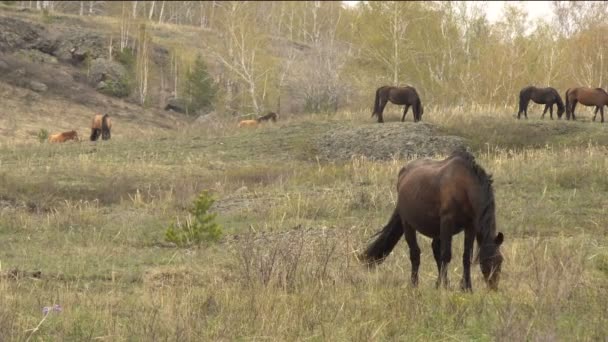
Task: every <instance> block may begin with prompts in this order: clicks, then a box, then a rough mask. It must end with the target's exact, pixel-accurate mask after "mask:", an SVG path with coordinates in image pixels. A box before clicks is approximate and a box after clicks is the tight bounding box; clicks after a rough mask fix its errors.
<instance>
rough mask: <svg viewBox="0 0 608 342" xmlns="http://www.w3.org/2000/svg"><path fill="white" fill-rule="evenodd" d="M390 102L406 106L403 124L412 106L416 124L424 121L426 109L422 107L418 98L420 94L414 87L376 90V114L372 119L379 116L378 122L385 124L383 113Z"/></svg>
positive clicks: (389, 87)
mask: <svg viewBox="0 0 608 342" xmlns="http://www.w3.org/2000/svg"><path fill="white" fill-rule="evenodd" d="M388 101H391V102H392V103H394V104H396V105H405V109H404V110H403V117H402V118H401V121H402V122H403V121H405V115H406V114H407V111H408V110H409V109H410V106H412V111H413V112H414V122H416V121H420V120H422V114H424V108H423V107H422V102H420V96H418V92H417V91H416V89H415V88H414V87H410V86H407V87H391V86H383V87H380V88H378V89H377V90H376V99H375V100H374V112H373V113H372V117H374V115H377V116H378V122H384V119H383V118H382V112H384V107H386V104H387V103H388Z"/></svg>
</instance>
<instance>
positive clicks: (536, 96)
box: [517, 86, 564, 120]
mask: <svg viewBox="0 0 608 342" xmlns="http://www.w3.org/2000/svg"><path fill="white" fill-rule="evenodd" d="M530 100H532V101H534V102H535V103H538V104H544V105H545V109H544V110H543V115H542V116H541V118H543V119H544V118H545V114H546V113H547V109H548V110H549V116H550V117H551V120H553V105H554V104H557V118H558V119H561V118H562V115H563V114H564V102H562V98H561V96H559V93H558V92H557V90H555V88H551V87H548V88H537V87H534V86H528V87H525V88H523V89H522V90H521V91H520V92H519V112H517V118H518V119H519V118H520V116H521V113H524V117H525V118H526V119H527V118H528V103H529V102H530Z"/></svg>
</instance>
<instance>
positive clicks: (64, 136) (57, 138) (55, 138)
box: [49, 130, 80, 143]
mask: <svg viewBox="0 0 608 342" xmlns="http://www.w3.org/2000/svg"><path fill="white" fill-rule="evenodd" d="M68 140H74V141H79V140H80V139H78V133H76V131H74V130H72V131H69V132H63V133H57V134H51V136H49V142H50V143H62V142H66V141H68Z"/></svg>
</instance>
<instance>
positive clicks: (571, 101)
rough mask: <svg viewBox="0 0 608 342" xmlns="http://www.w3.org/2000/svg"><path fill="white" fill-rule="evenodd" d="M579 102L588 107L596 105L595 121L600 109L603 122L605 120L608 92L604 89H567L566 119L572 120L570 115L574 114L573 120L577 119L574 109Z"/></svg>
mask: <svg viewBox="0 0 608 342" xmlns="http://www.w3.org/2000/svg"><path fill="white" fill-rule="evenodd" d="M577 103H581V104H582V105H585V106H588V107H590V106H595V107H596V108H595V114H594V115H593V121H595V117H596V116H597V112H598V111H599V112H600V115H601V116H602V122H604V106H606V105H608V93H607V92H606V91H605V90H604V89H602V88H587V87H579V88H570V89H568V90H566V119H568V120H570V116H572V120H576V115H574V109H576V104H577Z"/></svg>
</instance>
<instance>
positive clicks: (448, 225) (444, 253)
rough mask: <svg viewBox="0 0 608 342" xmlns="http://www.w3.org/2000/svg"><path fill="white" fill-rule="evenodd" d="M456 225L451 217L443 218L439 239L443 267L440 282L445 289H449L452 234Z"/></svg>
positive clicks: (440, 272)
mask: <svg viewBox="0 0 608 342" xmlns="http://www.w3.org/2000/svg"><path fill="white" fill-rule="evenodd" d="M453 231H454V223H453V221H452V218H451V217H442V218H441V227H440V232H439V239H440V240H441V265H440V266H441V267H440V271H439V281H440V283H443V286H444V287H446V288H447V287H448V265H449V264H450V261H452V232H453Z"/></svg>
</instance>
